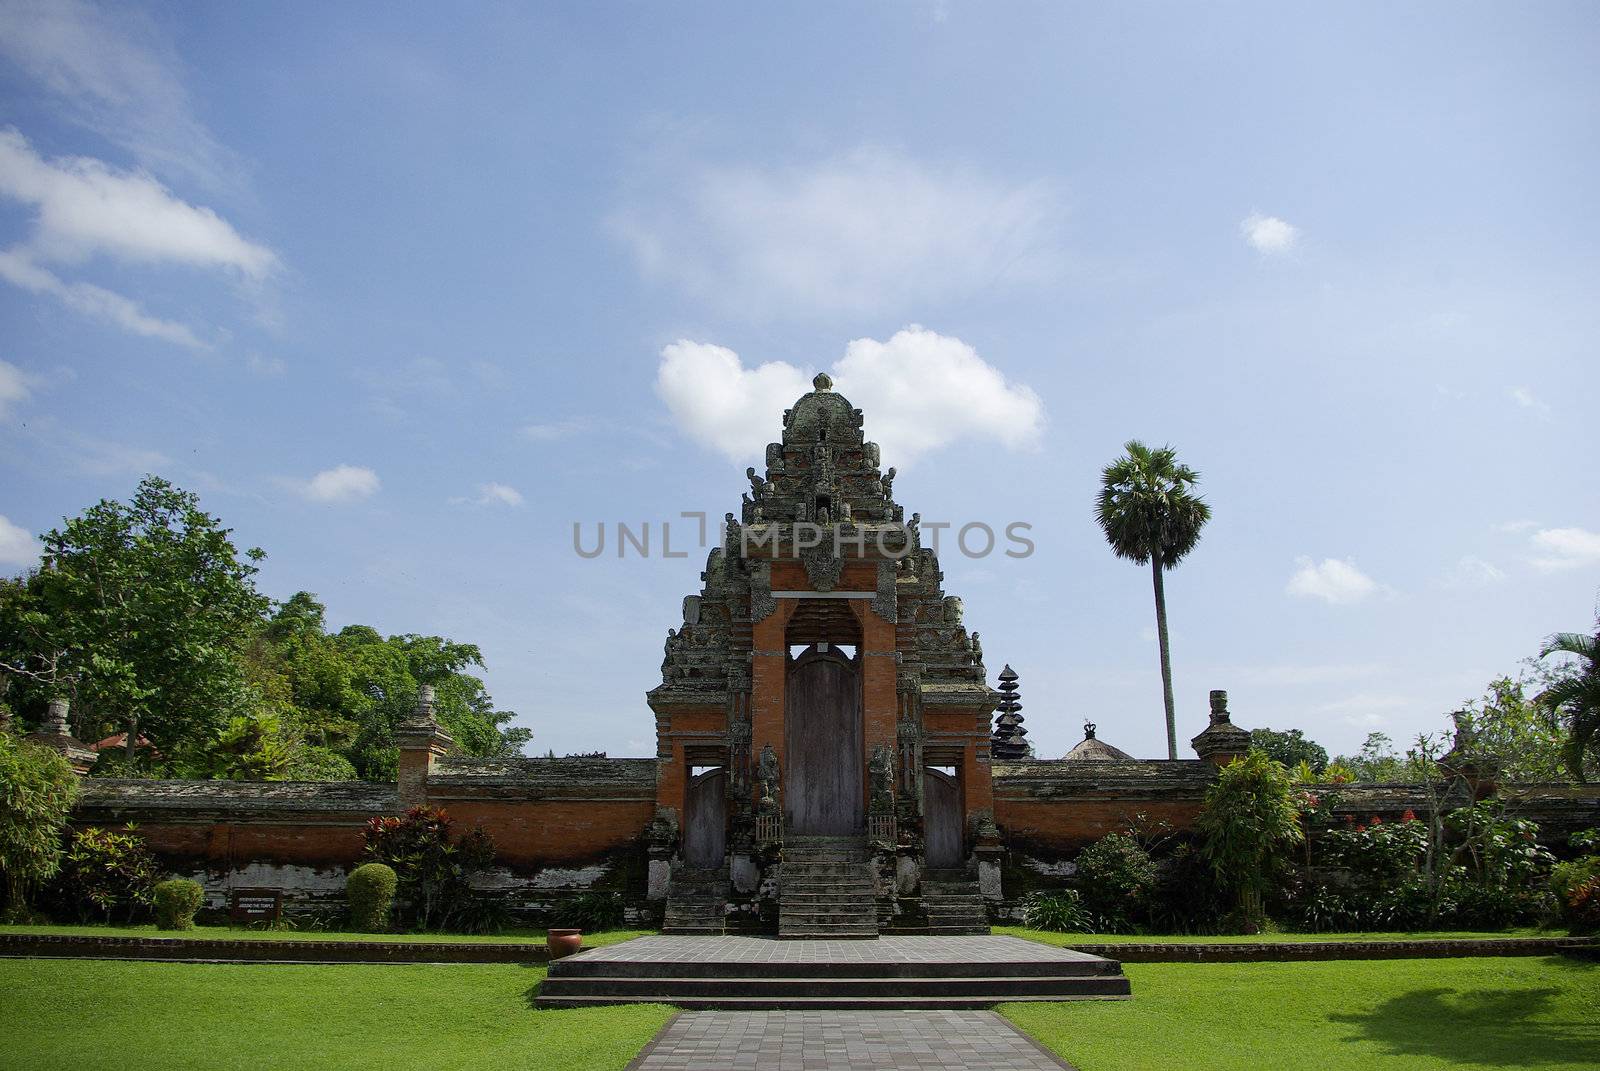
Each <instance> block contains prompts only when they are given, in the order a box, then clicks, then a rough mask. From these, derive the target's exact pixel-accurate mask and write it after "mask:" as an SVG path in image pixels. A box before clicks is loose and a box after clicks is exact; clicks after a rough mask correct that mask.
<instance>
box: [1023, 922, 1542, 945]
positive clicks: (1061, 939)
mask: <svg viewBox="0 0 1600 1071" xmlns="http://www.w3.org/2000/svg"><path fill="white" fill-rule="evenodd" d="M994 932H995V933H1003V934H1009V935H1010V936H1012V937H1025V938H1027V939H1028V940H1030V941H1039V942H1041V943H1043V944H1047V945H1057V946H1060V947H1064V948H1071V947H1073V946H1075V945H1099V944H1108V945H1109V944H1159V945H1175V944H1219V945H1228V944H1259V943H1264V942H1273V941H1425V940H1454V939H1458V938H1495V937H1566V936H1568V935H1569V933H1570V932H1571V931H1569V930H1567V929H1566V928H1565V927H1555V928H1553V929H1538V928H1535V927H1532V926H1521V927H1516V928H1513V929H1509V930H1440V931H1438V932H1430V933H1377V932H1372V933H1257V934H1250V935H1243V934H1190V935H1173V934H1129V933H1052V932H1051V931H1049V930H1030V929H1028V928H1027V927H1026V926H996V927H994Z"/></svg>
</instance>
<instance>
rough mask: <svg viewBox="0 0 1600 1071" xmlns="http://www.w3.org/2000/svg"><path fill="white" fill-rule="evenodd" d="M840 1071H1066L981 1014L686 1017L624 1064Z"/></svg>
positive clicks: (719, 1070) (672, 1070)
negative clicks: (631, 1060)
mask: <svg viewBox="0 0 1600 1071" xmlns="http://www.w3.org/2000/svg"><path fill="white" fill-rule="evenodd" d="M942 940H950V938H943V939H942ZM841 943H843V944H849V943H850V942H841ZM847 1068H848V1069H852V1071H853V1069H855V1068H871V1069H873V1071H921V1069H928V1068H931V1069H935V1071H956V1069H961V1071H1061V1069H1062V1068H1067V1069H1068V1071H1071V1065H1070V1064H1067V1063H1064V1062H1062V1061H1061V1060H1059V1059H1057V1058H1056V1057H1055V1056H1053V1055H1051V1054H1049V1053H1048V1052H1046V1051H1045V1050H1044V1049H1042V1048H1040V1047H1039V1046H1038V1045H1037V1044H1035V1043H1034V1042H1033V1041H1032V1040H1031V1039H1030V1038H1028V1037H1026V1036H1025V1035H1023V1034H1022V1033H1020V1032H1019V1031H1017V1030H1016V1029H1015V1028H1014V1027H1013V1026H1012V1025H1011V1024H1010V1023H1008V1022H1007V1021H1006V1020H1004V1019H1002V1018H1001V1017H1000V1016H998V1015H996V1014H995V1013H994V1012H987V1011H934V1012H919V1011H881V1012H878V1011H873V1012H852V1011H758V1012H748V1011H747V1012H685V1013H684V1014H682V1015H679V1016H678V1017H677V1018H675V1019H673V1020H672V1021H671V1022H670V1023H668V1024H667V1026H666V1028H665V1029H664V1030H662V1031H661V1033H660V1034H658V1035H656V1039H655V1040H654V1041H653V1042H651V1043H650V1045H649V1047H647V1048H646V1049H645V1050H644V1052H642V1053H641V1054H640V1055H639V1058H638V1059H637V1060H635V1061H634V1062H633V1063H632V1064H630V1065H629V1071H844V1069H847Z"/></svg>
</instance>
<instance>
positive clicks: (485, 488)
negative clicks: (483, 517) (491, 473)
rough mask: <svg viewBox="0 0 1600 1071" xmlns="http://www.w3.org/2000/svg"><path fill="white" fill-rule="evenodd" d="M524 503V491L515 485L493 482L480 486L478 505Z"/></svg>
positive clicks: (514, 504) (518, 504) (517, 504)
mask: <svg viewBox="0 0 1600 1071" xmlns="http://www.w3.org/2000/svg"><path fill="white" fill-rule="evenodd" d="M522 503H523V498H522V492H521V491H518V490H517V489H516V488H515V487H509V486H507V485H506V484H503V483H492V482H491V483H485V484H480V485H479V486H478V505H480V506H494V505H502V506H520V505H522Z"/></svg>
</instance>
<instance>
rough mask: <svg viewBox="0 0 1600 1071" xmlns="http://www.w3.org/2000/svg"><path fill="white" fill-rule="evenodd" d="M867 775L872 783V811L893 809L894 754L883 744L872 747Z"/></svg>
mask: <svg viewBox="0 0 1600 1071" xmlns="http://www.w3.org/2000/svg"><path fill="white" fill-rule="evenodd" d="M867 777H868V778H869V780H870V782H871V785H872V802H871V808H872V813H873V814H888V813H889V812H890V811H892V810H893V809H894V754H893V752H891V751H890V750H889V749H888V748H887V747H885V746H884V745H883V744H879V745H878V746H877V747H875V748H873V749H872V758H870V759H869V760H867Z"/></svg>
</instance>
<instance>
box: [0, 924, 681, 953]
mask: <svg viewBox="0 0 1600 1071" xmlns="http://www.w3.org/2000/svg"><path fill="white" fill-rule="evenodd" d="M654 932H655V931H654V930H605V931H602V932H601V933H586V934H584V935H583V947H585V948H598V947H600V946H601V945H614V944H616V943H617V942H619V941H631V940H632V939H633V938H635V937H642V936H644V935H645V934H647V933H654ZM4 933H46V934H58V935H64V936H72V937H198V938H201V939H209V940H220V941H239V940H262V941H446V942H456V943H468V942H487V943H490V944H528V943H530V942H531V943H533V944H543V943H544V938H545V931H544V930H534V929H512V930H507V931H506V932H504V933H496V934H461V933H346V932H344V931H342V930H288V929H284V930H267V929H259V930H257V929H246V928H244V927H237V926H196V927H195V928H194V929H192V930H183V931H176V930H158V929H156V928H155V925H154V924H149V925H144V926H53V925H41V926H9V925H0V934H4Z"/></svg>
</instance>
